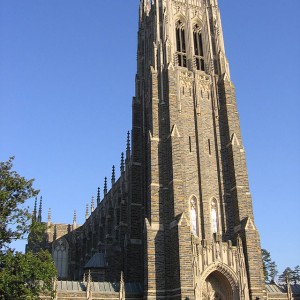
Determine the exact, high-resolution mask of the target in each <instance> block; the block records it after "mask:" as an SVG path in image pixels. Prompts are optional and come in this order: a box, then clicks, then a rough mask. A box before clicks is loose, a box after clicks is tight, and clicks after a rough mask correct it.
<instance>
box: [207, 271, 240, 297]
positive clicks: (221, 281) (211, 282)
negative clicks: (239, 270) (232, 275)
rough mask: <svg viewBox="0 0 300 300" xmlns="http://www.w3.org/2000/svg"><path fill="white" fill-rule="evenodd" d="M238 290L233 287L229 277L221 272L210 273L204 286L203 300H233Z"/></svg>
mask: <svg viewBox="0 0 300 300" xmlns="http://www.w3.org/2000/svg"><path fill="white" fill-rule="evenodd" d="M236 296H237V294H236V289H235V288H234V287H232V285H231V284H230V282H229V280H228V279H227V277H226V276H225V275H224V274H222V273H220V272H219V271H214V272H212V273H210V274H209V275H208V276H207V278H206V279H205V281H204V282H203V285H202V299H203V300H233V299H237V298H236Z"/></svg>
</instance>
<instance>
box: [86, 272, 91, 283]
mask: <svg viewBox="0 0 300 300" xmlns="http://www.w3.org/2000/svg"><path fill="white" fill-rule="evenodd" d="M91 282H92V276H91V270H90V269H89V273H88V279H87V283H88V284H91Z"/></svg>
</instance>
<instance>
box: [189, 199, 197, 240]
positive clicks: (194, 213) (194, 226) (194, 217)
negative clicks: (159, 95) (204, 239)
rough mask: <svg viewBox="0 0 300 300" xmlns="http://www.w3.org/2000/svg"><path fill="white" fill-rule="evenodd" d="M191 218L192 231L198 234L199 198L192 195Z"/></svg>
mask: <svg viewBox="0 0 300 300" xmlns="http://www.w3.org/2000/svg"><path fill="white" fill-rule="evenodd" d="M190 218H191V232H192V233H193V234H194V235H197V231H198V230H197V227H198V226H197V223H198V222H197V199H196V197H192V199H191V200H190Z"/></svg>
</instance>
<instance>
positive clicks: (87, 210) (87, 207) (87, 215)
mask: <svg viewBox="0 0 300 300" xmlns="http://www.w3.org/2000/svg"><path fill="white" fill-rule="evenodd" d="M88 218H89V205H88V204H87V205H86V208H85V219H86V220H87V219H88Z"/></svg>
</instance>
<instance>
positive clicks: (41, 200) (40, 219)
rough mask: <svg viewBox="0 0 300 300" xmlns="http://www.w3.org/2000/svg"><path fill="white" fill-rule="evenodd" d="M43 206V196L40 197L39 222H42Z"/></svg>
mask: <svg viewBox="0 0 300 300" xmlns="http://www.w3.org/2000/svg"><path fill="white" fill-rule="evenodd" d="M42 206H43V197H42V196H41V197H40V207H39V215H38V222H42Z"/></svg>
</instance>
